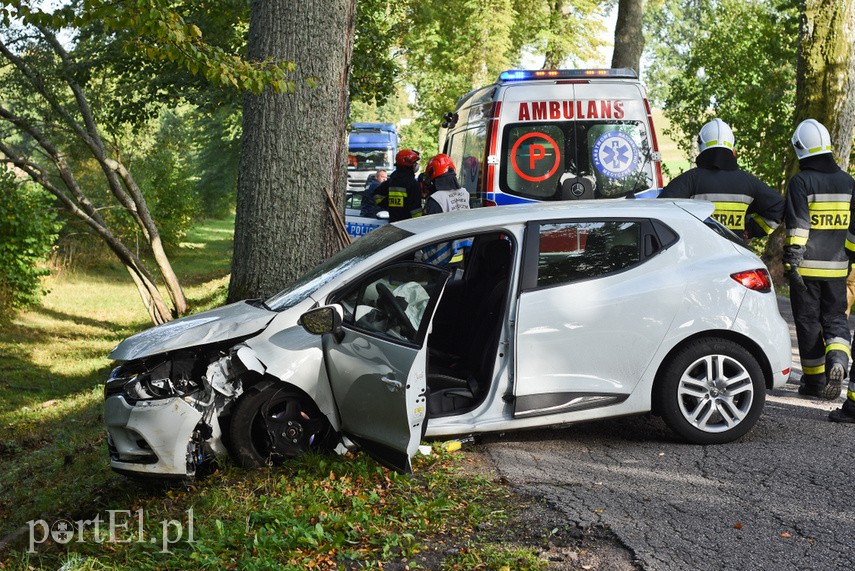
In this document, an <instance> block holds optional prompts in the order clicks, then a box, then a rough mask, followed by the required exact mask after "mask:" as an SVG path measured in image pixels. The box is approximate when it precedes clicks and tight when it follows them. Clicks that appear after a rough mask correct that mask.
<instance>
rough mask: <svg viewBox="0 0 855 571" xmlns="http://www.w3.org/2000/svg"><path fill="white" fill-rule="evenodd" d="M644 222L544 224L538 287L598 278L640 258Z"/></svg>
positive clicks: (540, 236)
mask: <svg viewBox="0 0 855 571" xmlns="http://www.w3.org/2000/svg"><path fill="white" fill-rule="evenodd" d="M641 226H642V224H641V222H639V221H631V220H630V221H622V220H618V221H577V222H560V223H551V224H541V225H540V232H539V250H538V258H537V287H545V286H552V285H557V284H563V283H568V282H573V281H578V280H583V279H590V278H595V277H599V276H603V275H607V274H611V273H615V272H619V271H622V270H625V269H627V268H630V267H632V266H634V265H636V264H638V263H639V262H640V259H641V256H640V243H641Z"/></svg>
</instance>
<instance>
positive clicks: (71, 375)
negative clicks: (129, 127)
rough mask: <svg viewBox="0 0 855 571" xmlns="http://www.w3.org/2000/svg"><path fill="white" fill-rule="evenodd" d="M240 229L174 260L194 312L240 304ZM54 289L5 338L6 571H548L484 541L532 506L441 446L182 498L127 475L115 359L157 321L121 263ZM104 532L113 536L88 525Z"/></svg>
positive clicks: (286, 472)
mask: <svg viewBox="0 0 855 571" xmlns="http://www.w3.org/2000/svg"><path fill="white" fill-rule="evenodd" d="M232 227H233V219H232V220H222V221H206V222H204V223H201V224H199V225H198V226H196V227H195V228H194V229H193V231H192V232H191V233H189V235H188V236H187V238H186V240H185V242H184V243H183V244H182V245H181V247H180V249H179V250H178V251H177V252H174V253H173V255H172V260H173V263H174V266H175V270H176V273H177V274H178V275H179V278H180V279H181V281H182V283H183V284H184V285H185V288H186V289H185V293H186V295H187V297H188V300H189V302H190V304H191V306H192V307H193V308H194V310H199V309H206V308H209V307H213V306H216V305H219V304H221V303H223V302H224V301H225V293H226V288H227V285H228V276H227V273H228V271H229V266H230V256H231V236H232ZM47 286H48V288H49V294H48V295H47V297H46V298H45V300H44V303H43V304H42V305H41V306H40V307H36V308H33V309H30V310H27V311H22V312H19V313H18V314H16V315H15V316H14V317H13V318H12V319H11V320H10V321H9V322H8V323H4V324H3V327H2V328H0V474H2V478H0V569H3V570H6V569H34V568H54V569H56V568H59V567H62V568H63V569H127V568H134V569H175V568H183V569H188V568H211V569H229V568H240V569H273V568H276V569H307V568H316V569H332V568H345V569H356V568H380V567H382V566H383V565H384V564H387V563H389V562H393V564H394V565H397V566H398V567H396V568H400V569H403V568H411V569H418V568H428V569H504V568H507V569H521V570H527V569H539V568H541V567H542V565H543V562H542V561H541V560H539V559H538V558H537V555H536V552H535V551H534V550H533V549H531V548H526V547H525V546H520V545H516V544H515V543H514V542H513V541H507V542H506V541H504V540H499V539H496V538H491V537H484V536H483V534H479V533H475V532H473V530H475V529H477V528H489V529H502V528H505V527H507V525H508V522H509V521H510V520H511V518H512V517H513V516H514V510H519V509H521V508H520V507H514V508H512V509H511V508H508V507H506V506H508V505H514V506H518V505H519V504H520V502H519V501H516V500H515V501H510V500H509V498H508V492H507V491H506V490H505V489H504V488H503V487H502V486H500V485H498V484H495V483H493V482H491V481H490V480H488V479H486V478H484V477H481V476H476V475H473V474H471V473H469V472H468V471H467V470H465V469H464V468H466V467H467V466H468V465H469V462H470V461H471V458H467V456H466V454H465V453H463V452H457V453H455V454H450V453H448V452H444V451H442V448H441V447H439V446H437V447H436V451H435V453H434V454H432V455H431V456H420V457H418V458H417V459H416V467H415V470H416V473H415V475H413V476H401V475H398V474H396V473H393V472H389V471H387V470H385V469H383V468H381V467H379V466H378V465H377V464H376V463H375V462H374V461H372V460H371V459H369V458H367V457H365V456H364V455H361V454H360V455H357V456H355V457H353V456H348V457H339V456H334V455H332V456H307V457H305V458H301V459H298V460H295V461H292V462H291V463H289V464H287V465H284V466H281V467H277V468H270V469H265V470H256V471H245V470H240V469H238V468H235V467H233V466H231V465H229V464H228V463H225V464H223V465H221V466H217V467H214V471H213V473H212V474H210V475H209V476H208V477H206V478H204V479H200V480H197V481H196V482H194V483H191V484H187V485H183V486H175V487H153V486H151V485H143V484H141V483H137V482H135V481H134V480H131V479H128V478H126V477H123V476H120V475H117V474H115V473H113V472H112V471H111V470H110V469H109V465H108V454H107V450H106V442H105V440H106V438H105V429H104V426H103V418H102V412H101V411H102V394H101V391H102V383H103V381H104V379H105V378H106V376H107V374H108V372H109V370H110V367H111V362H110V361H109V359H108V358H107V355H108V353H109V352H110V350H111V349H112V348H113V347H114V346H115V345H116V344H117V343H118V342H119V341H120V340H121V339H123V338H125V337H126V336H128V335H130V334H133V333H135V332H137V331H139V330H141V329H144V328H146V327H148V326H149V322H148V317H147V314H146V312H145V311H144V309H143V307H142V303H141V302H140V300H139V297H138V295H137V293H136V289H135V288H134V287H133V285H132V284H131V283H130V279H129V278H128V277H127V274H126V273H125V271H124V269H123V268H121V266H118V265H107V266H105V267H102V268H98V270H97V271H92V272H69V271H65V272H62V273H60V274H59V275H56V276H53V277H51V278H50V280H49V282H48V284H47ZM111 513H112V514H113V515H114V517H115V518H116V521H117V523H118V524H119V527H118V528H117V529H118V531H117V534H116V537H114V538H112V539H111V538H109V537H106V535H105V533H106V531H107V528H108V526H107V519H108V518H109V517H110V514H111ZM137 514H139V517H138V516H137ZM190 514H192V517H193V542H192V543H190V542H188V541H186V539H187V534H188V533H189V517H190ZM96 518H99V519H100V520H101V521H100V525H98V526H97V527H98V530H99V532H98V533H96V529H95V527H96V526H94V524H93V523H90V524H88V525H83V524H80V525H78V524H77V523H76V522H78V521H80V522H83V521H86V520H90V522H94V521H95V519H96ZM38 520H43V521H44V526H46V527H42V524H41V523H39V521H38ZM60 520H65V521H66V522H67V524H68V525H69V527H70V529H73V530H75V531H76V535H74V539H73V540H72V541H71V542H69V543H67V544H62V543H61V542H56V541H53V540H50V539H48V540H47V541H45V542H44V543H36V544H34V545H33V548H34V549H33V550H32V552H30V549H29V547H30V545H29V542H30V540H31V528H32V530H33V531H32V534H33V535H32V538H33V540H34V541H36V542H38V540H39V539H40V538H43V537H45V534H46V533H47V532H48V531H55V530H56V529H53V530H49V529H48V528H49V527H50V526H51V525H59V523H60ZM28 522H30V523H28ZM139 522H141V525H142V526H143V527H142V528H139V527H138V523H139ZM123 524H124V525H125V526H126V527H121V525H123ZM179 531H181V532H182V536H181V538H178V536H177V534H178V532H179ZM140 537H143V538H144V541H137V540H138V539H139V538H140ZM173 540H174V541H173ZM4 544H5V545H4Z"/></svg>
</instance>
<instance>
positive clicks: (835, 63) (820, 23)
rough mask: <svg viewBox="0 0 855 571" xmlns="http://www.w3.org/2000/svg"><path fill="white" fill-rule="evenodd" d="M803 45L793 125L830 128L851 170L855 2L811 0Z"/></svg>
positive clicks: (805, 15)
mask: <svg viewBox="0 0 855 571" xmlns="http://www.w3.org/2000/svg"><path fill="white" fill-rule="evenodd" d="M799 46H800V48H799V63H798V78H797V81H796V116H795V123H794V125H793V127H795V125H798V123H799V122H801V121H803V120H804V119H816V120H817V121H819V122H820V123H822V124H823V125H825V126H826V127H827V128H828V131H829V133H830V134H831V143H832V145H833V146H834V158H835V160H837V162H838V164H839V165H840V166H841V167H842V168H844V169H848V168H849V159H850V155H851V153H852V142H853V136H854V135H855V0H805V2H804V5H803V12H802V17H801V30H800V42H799ZM795 164H796V163H795V161H794V162H793V168H792V169H791V171H792V170H795Z"/></svg>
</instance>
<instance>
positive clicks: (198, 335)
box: [110, 301, 277, 361]
mask: <svg viewBox="0 0 855 571" xmlns="http://www.w3.org/2000/svg"><path fill="white" fill-rule="evenodd" d="M276 315H277V314H276V312H275V311H270V310H269V309H264V308H263V307H259V306H256V305H253V304H252V303H250V302H247V301H239V302H237V303H232V304H229V305H225V306H223V307H218V308H216V309H212V310H210V311H205V312H202V313H197V314H195V315H190V316H188V317H183V318H181V319H176V320H175V321H170V322H169V323H164V324H163V325H158V326H157V327H152V328H151V329H147V330H145V331H143V332H141V333H137V334H136V335H134V336H132V337H128V338H127V339H125V340H124V341H122V342H121V343H119V344H118V345H117V346H116V348H115V349H113V350H112V351H111V352H110V358H111V359H113V360H116V361H130V360H133V359H140V358H142V357H148V356H150V355H156V354H158V353H166V352H168V351H175V350H177V349H185V348H187V347H195V346H197V345H207V344H209V343H217V342H221V341H228V340H229V339H234V338H237V337H243V336H247V335H252V334H253V333H258V332H259V331H261V330H262V329H264V328H265V327H267V324H268V323H270V322H271V321H272V320H273V318H274V317H276Z"/></svg>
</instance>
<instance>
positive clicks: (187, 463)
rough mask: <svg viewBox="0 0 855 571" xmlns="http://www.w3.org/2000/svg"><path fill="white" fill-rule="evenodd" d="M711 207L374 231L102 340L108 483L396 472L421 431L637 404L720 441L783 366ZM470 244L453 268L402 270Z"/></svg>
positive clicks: (483, 214)
mask: <svg viewBox="0 0 855 571" xmlns="http://www.w3.org/2000/svg"><path fill="white" fill-rule="evenodd" d="M712 211H713V206H712V204H711V203H708V202H704V201H669V200H598V201H580V202H572V203H571V202H562V203H552V204H537V205H523V206H508V207H501V208H479V209H474V210H470V211H463V212H454V213H450V214H441V215H433V216H424V217H421V218H417V219H412V220H407V221H403V222H398V223H395V224H389V225H387V226H384V227H382V228H379V229H378V230H375V231H373V232H371V233H369V234H368V235H367V236H365V237H364V238H361V239H360V240H358V241H356V242H355V243H354V244H353V245H351V246H349V247H348V248H346V249H344V250H342V251H341V252H339V253H337V254H336V255H334V256H333V257H332V258H330V259H329V260H328V261H327V262H325V263H323V264H322V265H320V266H318V267H317V268H315V269H314V270H313V271H311V272H310V273H308V274H307V275H305V276H304V277H302V278H301V279H299V280H298V281H296V282H295V283H294V284H292V285H291V286H289V287H288V288H286V289H285V290H284V291H282V292H281V293H279V294H277V295H275V296H273V297H272V298H270V299H267V300H265V301H261V300H255V301H244V302H239V303H234V304H231V305H227V306H224V307H221V308H219V309H215V310H212V311H207V312H205V313H200V314H197V315H192V316H189V317H185V318H183V319H180V320H177V321H174V322H171V323H167V324H165V325H161V326H159V327H155V328H152V329H149V330H148V331H144V332H142V333H139V334H137V335H134V336H133V337H130V338H129V339H126V340H125V341H123V342H122V343H120V344H119V345H118V346H117V347H116V348H115V349H114V350H113V351H112V353H111V357H112V358H113V359H116V360H120V361H124V363H123V364H121V365H120V366H119V367H117V368H116V369H115V370H114V371H113V373H112V374H111V376H110V378H109V380H108V381H107V383H106V386H105V399H106V400H105V417H104V418H105V422H106V424H107V429H108V432H109V448H110V461H111V465H112V467H113V468H114V469H116V470H118V471H120V472H123V473H131V474H135V475H152V476H154V475H163V476H180V477H187V476H191V475H193V474H194V473H195V470H196V467H197V466H198V465H199V464H201V463H203V462H204V461H205V460H206V459H208V458H210V457H212V456H215V455H227V454H228V455H230V456H231V457H232V458H233V459H234V460H235V461H236V462H237V463H239V464H241V465H244V466H259V465H265V464H270V463H276V462H278V461H280V460H282V459H284V458H287V457H291V456H294V455H297V454H299V453H301V452H303V451H304V450H306V449H309V448H312V447H324V448H333V447H339V448H340V445H342V444H343V445H345V446H346V447H359V448H361V449H362V450H364V451H366V452H367V453H369V454H371V455H372V456H374V457H375V458H377V459H378V460H379V461H380V462H382V463H383V464H385V465H387V466H389V467H392V468H395V469H398V470H402V471H407V470H410V469H411V466H410V458H411V457H412V455H413V454H414V453H415V452H416V450H417V448H418V444H419V441H420V439H421V438H422V437H423V436H424V435H427V436H429V437H430V436H446V435H455V434H469V433H476V432H487V431H508V430H513V429H517V428H527V427H534V426H544V425H562V424H569V423H576V422H582V421H587V420H592V419H598V418H608V417H615V416H622V415H629V414H643V413H649V412H651V411H652V412H654V413H656V414H659V415H661V416H662V417H663V418H664V420H665V421H666V423H667V424H668V425H669V426H670V427H671V428H672V429H673V430H674V431H675V432H676V433H677V434H678V435H680V436H681V437H683V438H684V439H685V440H687V441H689V442H692V443H699V444H713V443H723V442H729V441H732V440H734V439H737V438H739V437H741V436H742V435H744V434H745V433H746V432H748V431H749V430H750V429H751V427H752V426H753V425H754V424H755V422H756V421H757V419H758V417H759V416H760V414H761V412H762V409H763V404H764V401H765V391H766V390H767V389H772V388H774V387H780V386H782V385H783V384H784V383H785V382H786V380H787V377H788V375H789V370H790V355H791V352H790V336H789V332H788V329H787V325H786V324H785V322H784V320H783V319H782V318H781V316H780V314H779V313H778V309H777V303H776V299H775V293H774V291H773V289H772V284H771V281H770V278H769V274H768V272H767V270H766V268H765V267H764V265H763V263H762V262H761V261H760V259H759V258H757V257H756V256H755V255H754V254H753V253H751V252H750V251H749V250H748V249H747V248H745V247H744V246H743V245H742V244H741V242H740V241H739V239H738V238H736V237H735V236H734V235H732V234H731V233H730V232H729V231H728V230H727V229H725V228H724V227H723V226H721V225H720V224H718V223H717V222H715V221H713V220H712V219H710V218H709V216H710V214H711V213H712ZM467 238H469V239H472V246H471V249H469V250H468V251H467V252H466V255H465V259H464V262H463V264H461V265H459V266H457V267H451V268H448V267H437V266H433V265H429V264H425V263H421V262H419V261H418V260H420V259H423V258H424V257H425V254H426V253H429V252H430V251H431V250H433V249H436V248H438V247H445V246H447V245H448V244H449V243H453V242H455V241H456V240H464V239H467Z"/></svg>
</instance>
